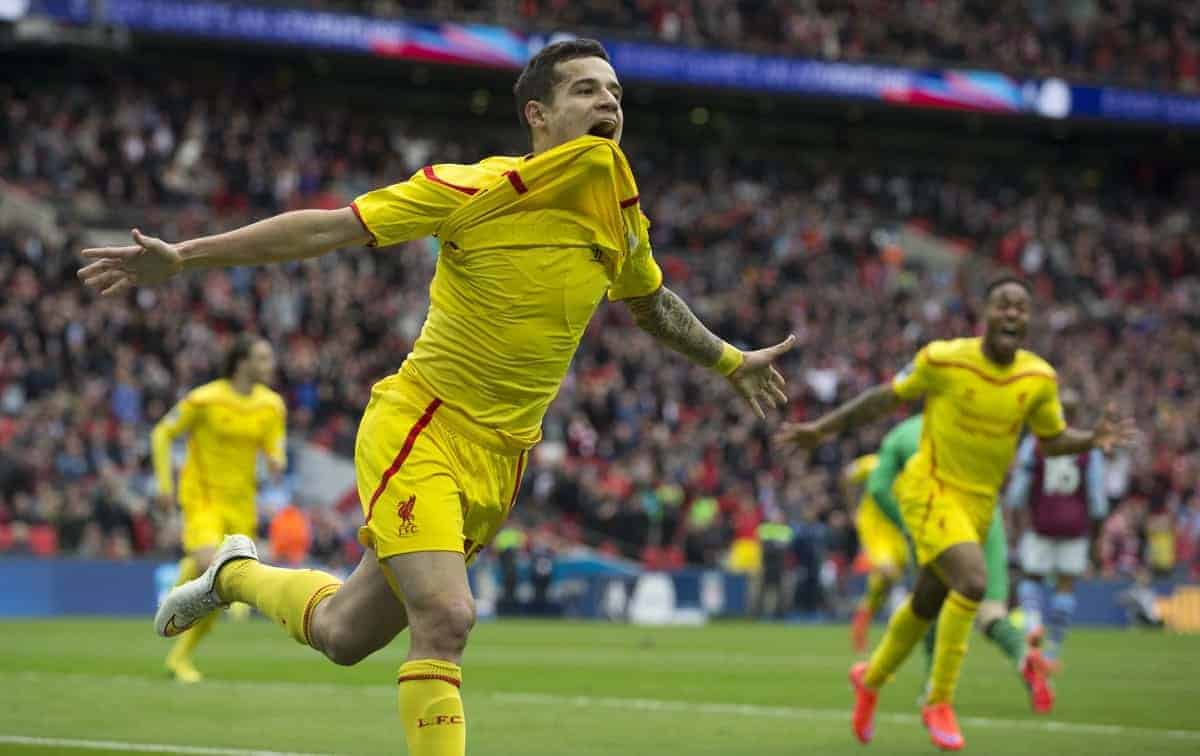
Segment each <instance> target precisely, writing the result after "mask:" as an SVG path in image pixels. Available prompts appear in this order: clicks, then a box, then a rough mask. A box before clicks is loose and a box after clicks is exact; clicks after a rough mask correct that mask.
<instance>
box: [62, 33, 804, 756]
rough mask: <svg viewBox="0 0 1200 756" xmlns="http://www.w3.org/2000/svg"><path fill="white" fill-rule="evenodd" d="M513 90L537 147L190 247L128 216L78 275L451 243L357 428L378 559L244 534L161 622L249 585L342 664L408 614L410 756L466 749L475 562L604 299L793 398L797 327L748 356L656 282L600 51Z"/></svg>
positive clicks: (554, 51)
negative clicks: (397, 357)
mask: <svg viewBox="0 0 1200 756" xmlns="http://www.w3.org/2000/svg"><path fill="white" fill-rule="evenodd" d="M514 93H515V94H516V100H517V109H518V115H519V118H520V120H521V123H522V124H523V125H524V126H525V127H526V129H527V130H528V133H529V136H530V141H531V143H532V150H531V152H530V154H528V155H525V156H524V157H490V158H487V159H485V160H482V161H480V162H479V163H476V164H474V165H449V164H438V165H431V166H427V167H425V168H423V169H421V170H419V171H417V172H416V173H415V174H414V175H413V176H412V177H411V178H410V179H409V180H407V181H404V182H401V183H399V184H395V185H392V186H389V187H386V188H383V189H379V190H376V191H373V192H369V193H367V194H365V195H363V196H361V197H359V198H358V199H356V200H355V201H354V203H353V204H352V205H351V206H350V207H348V208H343V209H341V210H328V211H322V210H302V211H297V212H291V213H284V214H283V215H279V216H276V217H273V218H269V219H267V220H264V221H260V222H258V223H255V224H252V225H250V226H246V227H244V228H240V229H237V230H234V231H230V232H228V233H225V234H220V235H218V236H212V237H206V238H201V239H193V240H190V241H185V242H181V243H178V244H167V243H165V242H162V241H160V240H158V239H153V238H150V237H147V236H144V235H142V234H141V233H140V232H139V231H136V230H135V231H134V241H135V242H136V244H135V245H133V246H129V247H116V248H106V249H93V250H85V251H84V256H85V257H87V258H89V259H91V260H94V262H93V263H92V264H90V265H88V266H87V267H85V268H83V269H82V270H81V271H80V277H81V278H82V279H83V280H84V282H85V283H86V284H87V285H89V286H91V287H93V288H95V289H97V290H99V291H101V292H103V293H110V294H111V293H120V292H122V291H126V290H129V289H131V288H133V287H135V286H138V285H149V284H155V283H159V282H161V281H163V280H166V279H167V278H169V277H171V276H173V275H175V274H177V273H180V272H183V271H190V270H195V269H201V268H206V267H213V266H229V265H250V264H259V263H266V262H282V261H286V260H297V259H304V258H309V257H315V256H317V255H321V254H325V253H326V252H330V251H332V250H334V249H337V248H338V247H342V246H348V245H360V244H363V243H369V244H372V245H378V246H383V247H386V246H391V245H395V244H399V243H401V242H404V241H408V240H411V239H417V238H421V237H425V236H428V235H431V234H432V235H435V236H437V237H438V239H439V242H440V253H439V256H438V263H437V270H436V273H435V274H434V278H433V281H432V283H431V285H430V306H429V313H428V315H427V317H426V320H425V324H424V326H423V328H422V330H421V334H420V336H419V337H418V339H417V341H416V343H415V344H414V345H413V348H412V351H411V352H410V353H409V355H408V357H407V358H406V359H405V361H404V363H403V365H402V366H401V367H400V370H399V372H397V373H395V374H393V375H391V376H389V377H387V378H384V379H383V380H381V381H380V382H379V383H377V384H376V385H375V387H374V389H373V390H372V392H371V400H370V403H369V404H368V406H367V409H366V411H365V413H364V415H363V419H362V423H361V424H360V426H359V433H358V441H357V448H356V451H355V466H356V468H357V478H358V491H359V496H360V499H361V502H362V506H363V518H364V525H363V528H362V530H361V531H360V539H361V540H362V542H363V543H364V545H365V547H366V553H365V554H364V557H363V559H362V561H361V562H360V563H359V565H358V567H357V568H356V569H355V571H354V573H353V574H352V575H351V576H350V577H349V578H348V579H347V580H346V582H345V583H342V582H341V581H339V580H337V579H336V578H334V577H333V576H331V575H326V574H324V573H322V572H317V571H312V570H284V569H278V568H275V567H268V566H266V565H263V564H261V563H260V562H259V561H258V560H257V555H256V554H255V553H254V550H253V544H252V543H249V542H246V541H245V540H244V539H239V538H237V537H231V538H228V539H226V541H225V542H224V544H223V545H222V547H221V549H220V550H218V553H217V555H216V556H215V557H214V561H213V566H212V567H210V569H209V571H208V572H206V573H205V575H203V576H201V577H200V578H198V579H197V580H195V581H192V582H191V583H187V584H184V585H182V586H180V587H178V588H176V589H175V590H174V591H172V593H171V594H170V595H169V596H168V598H167V600H166V601H165V602H164V604H163V606H162V608H161V609H160V611H159V615H158V617H156V620H155V623H156V628H157V630H158V631H159V632H160V633H162V634H167V635H169V634H171V633H172V632H173V631H174V630H175V629H176V628H182V627H187V626H189V625H190V624H192V623H193V622H196V621H197V620H199V619H200V618H201V617H204V616H206V615H207V614H208V613H209V612H211V611H212V610H214V609H215V608H217V607H218V606H220V605H222V604H225V603H228V602H230V601H237V600H241V601H246V602H248V603H250V604H252V605H254V606H256V607H257V608H258V609H259V610H260V611H262V612H263V613H264V614H266V615H267V616H270V617H273V618H275V619H276V620H277V621H278V622H280V623H281V624H282V625H283V626H284V627H285V629H286V630H287V632H288V633H289V634H290V635H291V636H292V637H293V638H294V639H296V640H297V641H299V642H301V643H304V644H307V645H309V646H312V647H313V648H315V649H317V650H319V651H321V652H322V653H324V654H325V655H326V656H327V657H328V658H329V659H331V660H332V661H334V662H336V663H339V664H354V663H356V662H358V661H359V660H361V659H363V658H364V657H366V656H367V655H368V654H370V653H372V652H374V651H376V650H378V649H380V648H382V647H383V646H385V645H387V644H388V643H389V642H390V641H391V640H392V639H393V638H394V637H395V636H396V635H397V634H398V633H399V632H400V631H401V630H403V629H404V628H406V627H407V628H408V629H409V631H410V643H409V651H408V656H407V660H406V661H405V662H404V664H403V665H402V666H401V667H400V671H399V675H398V680H399V694H398V695H399V710H400V719H401V723H402V725H403V727H404V730H405V736H406V739H407V743H408V752H409V753H410V754H413V756H461V754H463V753H465V751H466V717H465V715H464V710H463V703H462V698H461V696H460V687H461V684H462V670H461V668H460V666H459V665H460V662H461V660H462V654H463V649H464V648H465V646H466V642H467V635H468V633H469V632H470V630H471V628H472V626H473V625H474V622H475V607H474V601H473V599H472V596H471V591H470V588H469V586H468V584H467V571H466V565H467V562H468V561H469V560H470V558H471V557H472V556H474V554H475V553H476V552H477V551H478V550H479V549H480V548H482V547H484V546H486V545H487V544H488V543H489V542H490V541H491V539H492V538H493V537H494V536H495V535H496V533H497V531H498V530H499V529H500V527H501V524H502V523H503V522H504V520H505V518H506V517H507V516H508V513H509V512H510V511H511V509H512V507H513V506H514V504H515V502H516V496H517V490H518V487H519V485H520V480H521V475H522V473H523V472H524V469H525V461H526V456H527V453H528V450H529V449H530V448H531V447H532V446H533V445H534V444H536V443H537V442H538V440H539V439H540V437H541V422H542V417H543V415H544V414H545V412H546V409H547V407H548V406H549V404H550V402H551V401H552V400H553V399H554V396H555V395H556V393H557V392H558V389H559V386H560V384H561V382H562V379H563V378H564V376H565V375H566V372H567V369H568V367H569V365H570V361H571V358H572V357H573V355H574V353H575V350H576V347H577V346H578V344H579V340H580V338H581V336H582V334H583V331H584V329H585V327H586V326H587V324H588V321H589V320H590V318H591V316H592V314H593V312H594V311H595V310H596V308H597V307H598V306H599V304H600V302H601V300H603V299H604V298H605V297H607V298H608V299H609V300H613V301H621V302H624V303H625V306H627V307H628V308H629V311H630V313H631V314H632V316H633V320H634V322H636V323H637V325H638V326H639V327H640V328H641V329H642V330H643V331H645V332H646V333H648V334H650V335H652V336H653V337H654V338H655V339H657V340H658V341H659V343H661V344H663V345H665V346H667V347H669V348H671V349H674V350H675V351H678V352H680V353H681V354H683V355H685V356H686V357H687V358H688V359H690V360H691V361H692V362H694V363H696V364H698V365H701V366H704V367H706V368H709V369H711V370H713V371H714V372H715V373H716V374H718V376H720V379H721V380H726V381H728V382H729V384H730V385H731V387H732V388H733V389H734V390H735V391H736V392H737V393H738V394H740V395H741V396H742V397H744V398H745V399H746V400H747V401H748V402H749V404H750V405H751V406H752V407H753V409H754V411H755V412H756V414H758V415H759V416H760V417H762V416H764V412H763V407H764V405H765V406H767V407H774V406H777V405H778V404H781V403H782V402H784V401H786V398H787V397H786V395H785V394H784V393H783V378H782V376H780V374H779V373H778V372H777V371H776V370H775V369H774V368H773V367H772V363H773V361H774V360H775V359H776V358H777V357H779V356H780V355H782V354H783V353H784V352H786V351H787V350H789V349H790V348H791V346H792V343H793V339H791V338H790V337H789V338H788V339H787V340H785V341H783V342H781V343H779V344H776V345H775V346H773V347H770V348H768V349H761V350H756V351H748V352H742V351H740V350H739V349H737V348H735V347H733V346H732V345H730V344H728V343H726V342H724V341H722V340H721V339H720V338H718V337H717V336H715V335H713V334H712V333H711V332H710V331H709V330H708V329H707V328H706V327H705V326H704V324H703V323H701V322H700V321H699V320H698V319H697V318H696V316H695V315H694V314H692V312H691V310H690V309H689V308H688V307H687V305H686V304H685V303H684V302H683V301H682V300H681V299H680V298H679V297H678V296H677V295H675V294H674V293H673V292H671V290H670V289H668V288H667V287H665V286H664V285H663V280H662V272H661V271H660V269H659V267H658V265H657V264H656V263H655V261H654V257H653V255H652V253H651V249H650V243H649V234H648V227H649V221H648V220H647V219H646V217H645V215H643V214H642V212H641V203H640V200H639V196H638V189H637V184H636V182H635V181H634V178H633V173H632V171H631V170H630V167H629V163H628V161H627V160H626V158H625V155H624V154H623V153H622V152H621V149H620V147H619V146H618V145H619V143H620V140H621V133H622V130H623V127H624V114H623V111H622V106H621V97H622V89H621V85H620V83H619V81H618V80H617V76H616V73H615V72H614V71H613V68H612V66H611V65H610V64H609V61H608V55H607V53H606V52H605V50H604V48H603V47H602V46H601V45H600V44H599V43H598V42H595V41H594V40H586V39H578V40H571V41H567V42H559V43H556V44H553V45H550V46H548V47H546V48H544V49H543V50H542V51H541V52H539V53H538V54H537V55H535V56H534V57H533V58H532V59H531V60H530V61H529V63H528V65H526V67H525V69H524V71H522V73H521V76H520V78H519V79H518V80H517V83H516V86H515V87H514ZM251 711H252V710H251ZM564 750H565V751H568V752H569V751H570V748H569V747H565V748H564Z"/></svg>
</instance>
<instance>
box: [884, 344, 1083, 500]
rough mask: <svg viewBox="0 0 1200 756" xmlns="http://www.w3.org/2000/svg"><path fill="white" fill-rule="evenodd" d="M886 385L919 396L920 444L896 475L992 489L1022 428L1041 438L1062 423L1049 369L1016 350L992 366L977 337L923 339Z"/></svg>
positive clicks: (986, 491) (970, 488) (904, 396)
mask: <svg viewBox="0 0 1200 756" xmlns="http://www.w3.org/2000/svg"><path fill="white" fill-rule="evenodd" d="M892 388H893V390H894V391H895V392H896V395H897V396H899V397H900V398H902V399H910V400H911V399H916V398H918V397H921V396H924V397H925V423H924V430H923V432H922V434H921V446H920V448H919V450H918V451H917V454H916V455H915V456H914V457H913V458H912V459H911V460H909V462H908V465H907V466H906V467H905V471H904V474H905V475H909V474H922V475H927V476H929V477H930V478H932V479H933V480H935V481H938V482H940V483H948V484H950V485H952V486H955V487H957V488H960V489H963V490H965V491H969V492H972V493H977V494H981V495H985V496H995V495H996V493H997V491H998V490H999V488H1000V486H1001V484H1002V483H1003V482H1004V475H1005V472H1006V471H1007V470H1008V467H1009V465H1010V464H1012V461H1013V458H1014V457H1015V456H1016V452H1017V442H1018V441H1019V440H1020V438H1021V432H1022V429H1023V428H1024V427H1025V426H1028V427H1029V428H1030V430H1032V431H1033V433H1034V434H1035V435H1037V436H1039V437H1041V438H1051V437H1054V436H1057V435H1058V434H1060V433H1062V432H1063V430H1065V429H1066V421H1065V420H1064V419H1063V411H1062V405H1060V404H1059V401H1058V377H1057V375H1056V373H1055V372H1054V368H1052V367H1051V366H1050V365H1049V364H1048V363H1047V362H1046V361H1045V360H1043V359H1042V358H1041V357H1038V356H1037V355H1036V354H1033V353H1032V352H1027V351H1025V350H1023V349H1022V350H1019V351H1018V352H1017V356H1016V358H1015V359H1014V360H1013V362H1012V363H1011V364H1009V365H997V364H995V363H993V362H992V361H990V360H988V359H987V358H986V357H984V355H983V343H982V340H981V339H979V338H973V339H955V340H952V341H934V342H932V343H930V344H929V345H928V346H926V347H925V348H924V349H922V350H921V351H920V353H918V354H917V357H916V359H915V360H913V362H912V363H911V364H910V365H909V366H908V367H907V368H905V369H904V370H903V371H902V372H901V373H900V374H899V375H897V376H896V378H895V379H894V380H893V382H892Z"/></svg>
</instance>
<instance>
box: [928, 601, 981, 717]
mask: <svg viewBox="0 0 1200 756" xmlns="http://www.w3.org/2000/svg"><path fill="white" fill-rule="evenodd" d="M978 611H979V602H978V601H972V600H971V599H969V598H967V597H966V596H964V595H962V594H961V593H957V592H955V591H950V595H948V596H946V603H944V604H942V611H941V613H940V614H939V615H938V629H937V641H936V642H935V644H934V647H933V669H932V670H930V672H929V701H928V702H929V703H931V704H935V703H952V702H953V700H954V689H955V687H957V685H958V673H959V671H960V670H961V669H962V663H963V659H964V658H965V657H966V655H967V639H968V638H970V637H971V625H972V624H974V622H975V613H976V612H978Z"/></svg>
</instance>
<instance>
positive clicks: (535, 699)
mask: <svg viewBox="0 0 1200 756" xmlns="http://www.w3.org/2000/svg"><path fill="white" fill-rule="evenodd" d="M492 698H494V699H496V700H498V701H511V702H513V703H529V704H538V705H555V704H557V705H560V706H563V705H565V706H576V707H580V708H596V707H602V708H607V709H623V710H628V711H665V712H678V713H684V714H733V715H739V716H746V717H769V718H773V719H827V720H837V721H842V720H845V721H847V722H849V720H850V710H849V707H847V708H845V709H806V708H800V707H794V706H760V705H758V704H733V703H702V702H693V701H666V700H662V699H656V698H603V697H596V696H553V695H548V694H545V693H493V694H492ZM877 718H878V719H881V720H885V721H888V722H897V723H901V724H915V723H917V722H920V721H921V720H920V717H917V716H916V715H914V714H894V713H886V712H884V713H880V714H878V715H877ZM959 721H960V722H962V723H963V724H965V725H973V726H976V727H991V728H1002V729H1022V730H1035V731H1041V732H1059V733H1074V734H1078V735H1136V736H1142V737H1165V738H1180V739H1185V740H1200V730H1165V729H1158V728H1154V727H1126V726H1124V725H1103V724H1089V723H1086V722H1060V721H1055V720H1050V721H1037V720H1027V719H995V718H992V717H960V718H959Z"/></svg>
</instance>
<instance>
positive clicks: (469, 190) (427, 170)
mask: <svg viewBox="0 0 1200 756" xmlns="http://www.w3.org/2000/svg"><path fill="white" fill-rule="evenodd" d="M421 172H422V173H424V174H425V178H427V179H429V180H430V181H432V182H434V183H435V184H441V185H442V186H448V187H450V188H451V189H454V190H455V191H459V192H462V193H463V194H475V193H476V192H478V191H479V190H478V189H476V188H475V187H473V186H460V185H459V184H451V183H450V182H449V181H446V180H444V179H440V178H438V175H437V174H436V173H434V172H433V166H432V165H427V166H425V167H424V168H422V169H421Z"/></svg>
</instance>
